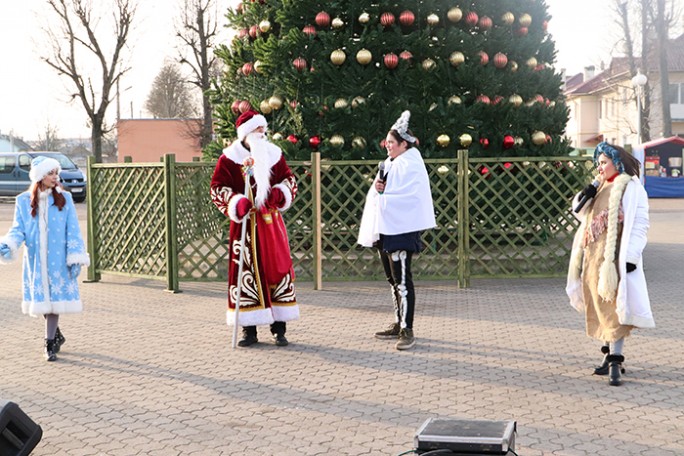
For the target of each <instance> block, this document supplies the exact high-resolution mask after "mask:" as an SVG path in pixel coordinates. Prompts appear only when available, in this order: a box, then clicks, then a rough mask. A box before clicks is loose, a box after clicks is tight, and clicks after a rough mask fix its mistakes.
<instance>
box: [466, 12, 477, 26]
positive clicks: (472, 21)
mask: <svg viewBox="0 0 684 456" xmlns="http://www.w3.org/2000/svg"><path fill="white" fill-rule="evenodd" d="M479 20H480V18H479V17H478V16H477V13H476V12H475V11H471V12H469V13H468V14H466V17H465V22H466V24H468V25H469V26H471V27H475V25H477V22H478V21H479Z"/></svg>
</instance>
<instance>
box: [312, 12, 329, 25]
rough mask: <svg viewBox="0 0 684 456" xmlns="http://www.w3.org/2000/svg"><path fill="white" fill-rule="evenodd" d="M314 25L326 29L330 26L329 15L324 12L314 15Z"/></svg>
mask: <svg viewBox="0 0 684 456" xmlns="http://www.w3.org/2000/svg"><path fill="white" fill-rule="evenodd" d="M315 21H316V25H317V26H319V27H327V26H329V25H330V14H328V13H326V12H325V11H321V12H320V13H318V14H316V19H315Z"/></svg>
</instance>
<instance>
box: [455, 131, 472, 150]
mask: <svg viewBox="0 0 684 456" xmlns="http://www.w3.org/2000/svg"><path fill="white" fill-rule="evenodd" d="M458 142H460V143H461V145H462V146H463V147H470V145H471V144H472V143H473V137H472V136H470V135H469V134H468V133H463V134H462V135H461V136H459V137H458Z"/></svg>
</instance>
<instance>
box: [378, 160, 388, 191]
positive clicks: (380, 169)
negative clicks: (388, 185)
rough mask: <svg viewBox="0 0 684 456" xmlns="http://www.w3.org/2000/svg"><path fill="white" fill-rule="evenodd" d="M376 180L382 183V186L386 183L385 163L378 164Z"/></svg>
mask: <svg viewBox="0 0 684 456" xmlns="http://www.w3.org/2000/svg"><path fill="white" fill-rule="evenodd" d="M378 180H379V181H380V182H382V183H383V184H384V183H385V182H387V173H386V172H385V162H384V161H381V162H380V163H378ZM383 193H385V192H378V194H380V195H382V194H383Z"/></svg>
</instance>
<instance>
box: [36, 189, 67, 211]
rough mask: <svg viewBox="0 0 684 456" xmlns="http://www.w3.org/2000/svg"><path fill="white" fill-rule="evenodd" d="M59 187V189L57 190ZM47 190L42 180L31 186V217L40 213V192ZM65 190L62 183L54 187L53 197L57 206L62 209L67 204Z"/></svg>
mask: <svg viewBox="0 0 684 456" xmlns="http://www.w3.org/2000/svg"><path fill="white" fill-rule="evenodd" d="M58 188H59V190H61V191H59V190H57V189H58ZM41 191H45V187H44V186H43V183H42V182H35V183H33V184H31V186H30V187H29V192H31V217H35V216H36V214H37V213H38V202H39V201H40V192H41ZM62 191H64V189H63V187H62V185H61V184H57V185H56V186H55V188H53V189H52V198H53V199H54V200H55V206H57V208H58V209H59V210H60V211H61V210H62V208H64V205H65V204H66V198H65V197H64V195H62Z"/></svg>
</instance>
